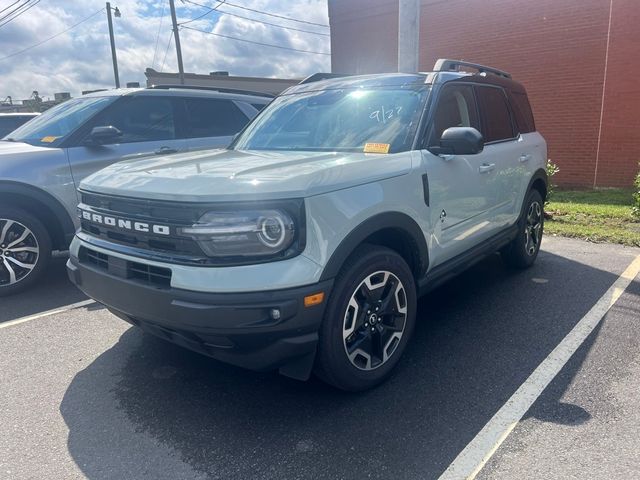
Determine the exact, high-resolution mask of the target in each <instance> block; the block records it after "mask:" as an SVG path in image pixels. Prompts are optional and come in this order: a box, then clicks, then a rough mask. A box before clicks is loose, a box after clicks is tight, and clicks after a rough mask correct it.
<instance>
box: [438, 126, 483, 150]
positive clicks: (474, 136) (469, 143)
mask: <svg viewBox="0 0 640 480" xmlns="http://www.w3.org/2000/svg"><path fill="white" fill-rule="evenodd" d="M439 143H440V145H434V146H432V147H429V151H430V152H431V153H433V154H435V155H475V154H476V153H480V152H482V150H483V149H484V138H483V137H482V134H481V133H480V132H479V131H478V130H476V129H475V128H473V127H449V128H447V129H446V130H445V131H444V132H442V136H441V137H440V142H439Z"/></svg>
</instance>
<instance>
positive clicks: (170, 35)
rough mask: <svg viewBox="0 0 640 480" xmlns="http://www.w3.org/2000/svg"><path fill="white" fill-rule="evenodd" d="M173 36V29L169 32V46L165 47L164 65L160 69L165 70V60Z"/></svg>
mask: <svg viewBox="0 0 640 480" xmlns="http://www.w3.org/2000/svg"><path fill="white" fill-rule="evenodd" d="M172 38H173V31H170V32H169V41H168V42H167V48H165V49H164V57H163V59H162V66H161V67H160V71H162V70H164V62H165V60H166V59H167V53H168V52H169V46H171V39H172Z"/></svg>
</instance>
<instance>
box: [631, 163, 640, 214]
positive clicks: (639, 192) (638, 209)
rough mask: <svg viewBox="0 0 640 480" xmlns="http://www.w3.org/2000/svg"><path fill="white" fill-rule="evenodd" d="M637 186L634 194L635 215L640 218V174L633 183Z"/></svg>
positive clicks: (639, 173)
mask: <svg viewBox="0 0 640 480" xmlns="http://www.w3.org/2000/svg"><path fill="white" fill-rule="evenodd" d="M633 184H634V185H635V187H636V188H635V192H633V200H634V202H633V210H632V212H633V215H634V216H635V217H637V218H640V172H638V174H637V175H636V181H635V182H634V183H633Z"/></svg>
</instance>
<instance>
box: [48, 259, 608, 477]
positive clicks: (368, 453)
mask: <svg viewBox="0 0 640 480" xmlns="http://www.w3.org/2000/svg"><path fill="white" fill-rule="evenodd" d="M616 278H617V275H616V274H614V273H610V272H606V271H603V270H599V269H597V268H594V267H591V266H589V265H585V264H583V263H579V262H575V261H572V260H569V259H567V258H565V257H561V256H557V255H554V254H551V253H548V252H542V253H541V255H540V258H539V260H538V263H537V264H536V265H535V266H534V267H533V268H531V269H529V270H527V271H522V272H514V271H510V270H508V269H506V268H505V267H504V266H503V265H502V262H501V261H500V259H499V257H498V256H493V257H491V258H489V259H487V260H485V261H483V262H481V263H480V264H478V265H476V266H475V267H473V268H472V269H470V270H469V271H467V272H465V273H464V274H462V275H460V276H459V277H457V278H456V279H454V280H452V281H450V282H449V283H447V284H446V285H444V286H443V287H441V288H439V289H437V290H436V291H434V292H433V293H431V294H430V295H428V296H427V297H425V298H424V299H422V300H421V301H420V304H419V311H418V317H419V322H418V325H417V328H416V331H415V335H414V338H413V340H412V342H410V344H409V347H408V350H407V351H406V353H405V357H404V359H403V361H402V362H400V364H399V365H398V368H397V371H396V373H395V375H394V376H393V377H392V378H391V379H390V380H389V381H388V382H387V383H385V384H383V385H382V386H380V387H378V388H377V389H374V390H372V391H369V392H365V393H361V394H346V393H342V392H339V391H336V390H334V389H332V388H330V387H327V386H326V385H324V384H322V383H321V382H319V381H318V380H316V379H312V380H310V381H309V382H296V381H293V380H288V379H286V378H282V377H279V376H277V375H275V374H260V373H254V372H249V371H245V370H241V369H237V368H234V367H231V366H228V365H224V364H221V363H219V362H216V361H215V360H212V359H209V358H207V357H203V356H200V355H198V354H196V353H192V352H190V351H187V350H184V349H182V348H180V347H177V346H174V345H172V344H169V343H166V342H164V341H162V340H160V339H156V338H154V337H152V336H149V335H145V334H143V333H142V332H140V331H139V330H138V329H135V328H131V329H129V330H127V331H126V332H125V333H124V334H123V335H122V336H121V337H120V339H119V341H118V343H117V344H116V345H114V346H113V347H112V348H111V349H109V350H107V351H106V352H104V353H103V354H102V355H100V356H99V357H98V358H97V359H96V360H95V361H94V362H93V363H92V364H91V365H89V366H88V367H87V368H86V369H85V370H83V371H81V372H80V373H78V374H77V375H76V376H75V378H74V379H73V381H72V382H71V384H70V386H69V388H68V389H67V391H66V394H65V396H64V399H63V401H62V404H61V407H60V410H61V413H62V415H63V417H64V420H65V422H66V424H67V426H68V428H69V438H68V448H69V451H70V453H71V455H72V457H73V458H74V460H75V462H76V463H77V465H78V467H79V468H80V469H81V470H82V472H83V473H84V475H86V476H87V477H88V478H89V479H112V478H172V477H173V478H178V477H179V475H178V474H177V473H173V474H172V473H170V469H171V468H172V467H171V465H174V466H175V465H177V464H186V465H188V466H189V467H190V468H192V469H193V470H194V471H196V472H199V473H200V474H203V475H204V476H207V477H211V478H224V479H227V478H239V479H240V478H241V479H249V478H261V479H262V478H278V479H282V478H313V479H318V478H349V479H351V478H418V477H419V478H437V477H438V476H439V474H440V473H442V472H443V471H444V470H445V469H446V467H447V466H448V464H449V463H450V462H451V461H452V460H453V459H454V458H455V456H456V455H457V454H458V453H459V452H460V451H461V450H462V449H463V448H464V446H465V445H466V444H467V443H468V442H469V441H470V440H471V439H472V438H473V437H474V436H475V435H476V433H477V432H478V431H479V430H480V429H481V428H482V427H483V426H484V424H485V423H486V422H487V421H488V420H489V419H490V418H491V417H492V416H493V414H494V413H495V412H496V411H497V410H498V409H499V408H500V407H501V406H502V405H503V404H504V402H505V401H506V400H507V399H508V398H509V397H510V396H511V395H512V394H513V392H514V391H515V390H516V389H517V388H518V387H519V386H520V385H521V384H522V382H523V381H524V380H526V378H527V377H528V376H529V375H530V374H531V372H532V371H533V370H534V369H535V368H536V367H537V366H538V365H539V364H540V362H541V361H542V360H543V359H544V358H545V357H546V356H547V355H548V354H549V352H551V350H553V348H554V347H555V346H556V345H557V344H558V343H559V342H560V341H561V340H562V339H563V338H564V336H565V335H566V334H567V333H568V332H569V331H570V330H571V329H572V328H573V326H574V325H575V324H576V323H577V322H578V321H579V320H580V319H581V318H582V317H583V316H584V315H585V314H586V313H587V311H588V310H589V309H590V308H591V306H593V304H594V303H595V302H596V301H597V300H598V299H599V298H600V296H601V295H602V294H603V293H604V292H605V291H606V290H607V288H609V286H610V285H611V284H612V283H613V282H614V281H615V279H616ZM596 335H597V332H594V334H593V338H595V336H596ZM578 366H579V365H578ZM576 371H577V368H576V369H575V370H574V371H573V372H571V374H572V375H573V374H575V372H576ZM570 381H571V378H567V382H570ZM556 398H557V399H559V398H560V395H558V396H557V397H556ZM560 408H565V407H560ZM569 408H570V407H569ZM580 415H583V417H584V419H585V420H586V419H588V417H587V416H588V412H580ZM580 415H577V414H576V412H570V413H569V414H568V415H567V416H566V417H571V422H574V423H575V422H576V421H580ZM576 419H577V420H576ZM569 423H570V422H569ZM148 439H152V440H153V442H155V443H153V445H156V446H155V447H149V446H145V445H149V444H148ZM159 451H162V452H164V453H162V454H159V453H158V452H159ZM176 468H177V467H176ZM181 478H182V477H181Z"/></svg>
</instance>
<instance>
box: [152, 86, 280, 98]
mask: <svg viewBox="0 0 640 480" xmlns="http://www.w3.org/2000/svg"><path fill="white" fill-rule="evenodd" d="M147 88H148V89H151V90H168V89H170V88H183V89H185V90H207V91H210V92H220V93H237V94H242V95H253V96H256V97H268V98H274V97H275V95H272V94H270V93H266V92H255V91H253V90H242V89H239V88H225V87H209V86H204V85H202V86H200V85H174V84H166V85H163V84H160V85H151V86H150V87H147Z"/></svg>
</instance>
